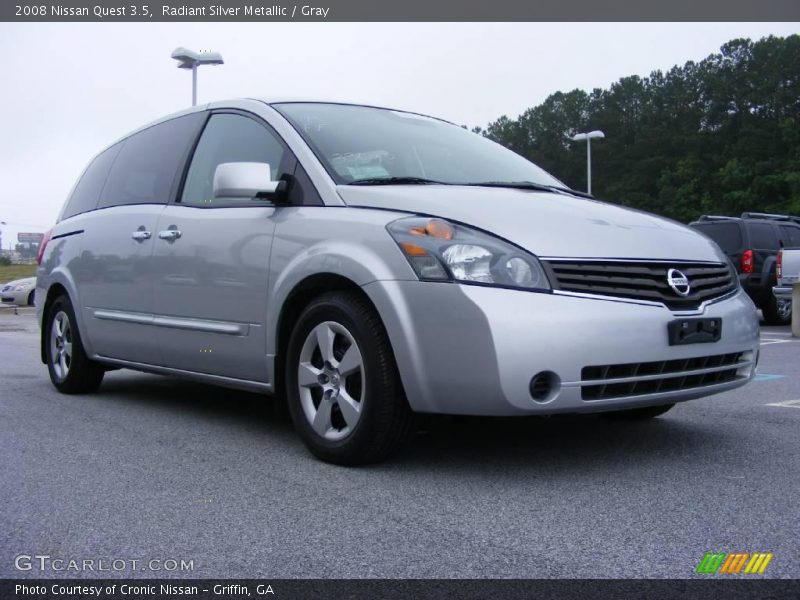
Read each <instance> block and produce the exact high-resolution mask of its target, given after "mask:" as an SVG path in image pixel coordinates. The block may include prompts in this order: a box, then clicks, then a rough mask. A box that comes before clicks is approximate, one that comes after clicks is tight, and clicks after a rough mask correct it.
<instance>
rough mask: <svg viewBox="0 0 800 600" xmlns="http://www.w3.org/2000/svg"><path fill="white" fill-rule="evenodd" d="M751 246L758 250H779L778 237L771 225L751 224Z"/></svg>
mask: <svg viewBox="0 0 800 600" xmlns="http://www.w3.org/2000/svg"><path fill="white" fill-rule="evenodd" d="M748 227H749V230H750V245H751V246H752V247H753V248H755V249H757V250H777V249H778V236H777V235H776V233H775V229H774V228H773V227H772V225H770V224H769V223H750V225H749V226H748Z"/></svg>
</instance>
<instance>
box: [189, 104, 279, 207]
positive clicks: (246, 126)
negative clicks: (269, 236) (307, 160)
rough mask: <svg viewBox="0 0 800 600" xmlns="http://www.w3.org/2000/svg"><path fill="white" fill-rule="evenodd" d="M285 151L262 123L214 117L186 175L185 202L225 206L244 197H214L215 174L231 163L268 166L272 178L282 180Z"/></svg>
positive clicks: (238, 116)
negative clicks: (225, 164)
mask: <svg viewBox="0 0 800 600" xmlns="http://www.w3.org/2000/svg"><path fill="white" fill-rule="evenodd" d="M284 155H285V151H284V148H283V144H281V142H280V141H279V139H278V138H277V136H276V135H275V134H274V133H272V131H270V130H269V129H267V128H266V127H265V126H264V125H262V124H261V123H259V122H257V121H255V120H253V119H250V118H249V117H245V116H242V115H233V114H219V115H213V116H212V117H211V119H210V120H209V121H208V124H207V125H206V128H205V129H204V130H203V135H202V136H201V137H200V141H199V142H198V144H197V149H196V150H195V152H194V157H193V158H192V164H191V166H190V167H189V173H188V175H187V176H186V184H185V185H184V188H183V196H182V197H181V202H182V203H184V204H203V205H208V204H222V203H225V202H226V201H231V200H232V201H234V202H241V201H242V199H241V198H232V199H230V200H228V199H225V198H214V192H213V183H214V172H215V171H216V168H217V166H218V165H220V164H222V163H229V162H258V163H268V164H269V166H270V172H271V175H272V179H273V180H276V179H278V178H279V177H280V175H281V173H280V168H281V164H282V163H283V158H284Z"/></svg>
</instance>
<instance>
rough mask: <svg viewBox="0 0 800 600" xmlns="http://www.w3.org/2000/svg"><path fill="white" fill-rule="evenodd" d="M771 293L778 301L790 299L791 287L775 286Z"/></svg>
mask: <svg viewBox="0 0 800 600" xmlns="http://www.w3.org/2000/svg"><path fill="white" fill-rule="evenodd" d="M772 293H773V294H775V297H776V298H777V299H778V300H791V299H792V287H791V286H788V285H777V286H775V287H774V288H772Z"/></svg>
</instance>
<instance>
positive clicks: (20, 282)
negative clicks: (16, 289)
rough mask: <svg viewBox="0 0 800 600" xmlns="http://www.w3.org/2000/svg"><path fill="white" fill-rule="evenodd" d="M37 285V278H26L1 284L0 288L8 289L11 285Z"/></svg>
mask: <svg viewBox="0 0 800 600" xmlns="http://www.w3.org/2000/svg"><path fill="white" fill-rule="evenodd" d="M35 284H36V277H25V278H24V279H15V280H14V281H9V282H8V283H3V284H0V287H6V286H9V285H13V286H18V285H35Z"/></svg>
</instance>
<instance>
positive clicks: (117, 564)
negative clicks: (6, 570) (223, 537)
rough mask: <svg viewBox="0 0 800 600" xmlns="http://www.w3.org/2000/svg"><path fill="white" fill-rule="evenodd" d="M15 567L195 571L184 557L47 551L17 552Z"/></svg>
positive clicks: (44, 570) (78, 569)
mask: <svg viewBox="0 0 800 600" xmlns="http://www.w3.org/2000/svg"><path fill="white" fill-rule="evenodd" d="M14 568H15V569H16V570H17V571H39V572H56V573H62V572H68V573H69V572H72V573H81V572H84V571H102V572H121V571H194V559H191V560H186V559H183V558H180V559H175V558H165V559H161V558H153V559H141V558H114V559H106V558H53V557H52V556H50V555H49V554H19V555H17V556H15V557H14Z"/></svg>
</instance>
